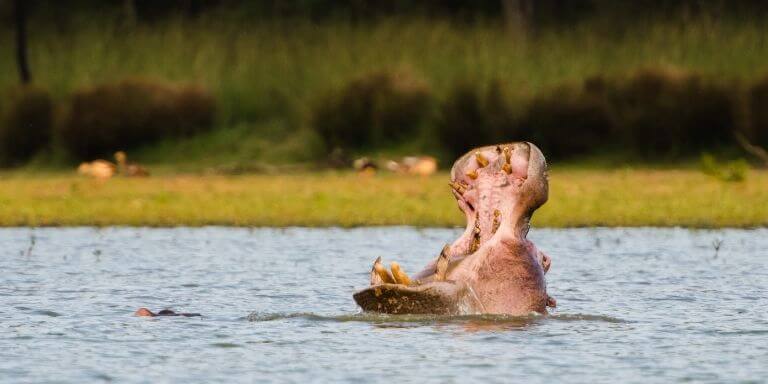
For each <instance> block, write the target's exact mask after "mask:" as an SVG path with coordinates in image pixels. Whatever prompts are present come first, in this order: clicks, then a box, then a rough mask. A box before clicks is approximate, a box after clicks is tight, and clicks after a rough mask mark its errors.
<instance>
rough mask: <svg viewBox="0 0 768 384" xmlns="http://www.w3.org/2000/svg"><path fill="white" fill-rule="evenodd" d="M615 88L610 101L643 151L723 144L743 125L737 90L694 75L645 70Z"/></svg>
mask: <svg viewBox="0 0 768 384" xmlns="http://www.w3.org/2000/svg"><path fill="white" fill-rule="evenodd" d="M612 93H613V94H612V95H609V99H610V100H609V102H610V103H612V104H613V106H612V108H614V110H615V114H616V116H617V117H618V125H619V127H620V128H622V129H623V130H624V131H625V136H627V139H628V143H627V144H628V145H630V146H631V147H633V148H634V149H635V150H636V151H637V152H638V153H640V154H642V155H646V156H656V155H658V156H666V157H670V156H676V155H690V154H693V153H697V152H700V151H701V150H704V149H711V148H713V147H719V146H725V145H728V144H730V143H732V141H733V140H732V134H733V131H734V129H736V128H737V127H738V125H739V124H738V116H737V110H736V104H735V102H734V100H733V98H732V97H733V93H734V92H732V90H730V89H729V88H728V87H725V86H720V85H717V84H712V83H707V82H705V81H704V80H702V79H701V78H700V77H699V76H696V75H690V74H686V73H681V72H679V71H671V70H659V69H656V70H642V71H639V72H637V73H635V74H634V75H632V76H631V77H630V78H629V80H628V81H626V82H625V83H623V84H620V85H619V86H618V87H617V89H616V91H614V92H612Z"/></svg>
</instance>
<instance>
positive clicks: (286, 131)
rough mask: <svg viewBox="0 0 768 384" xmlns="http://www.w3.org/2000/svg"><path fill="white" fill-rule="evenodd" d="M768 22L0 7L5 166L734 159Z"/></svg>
mask: <svg viewBox="0 0 768 384" xmlns="http://www.w3.org/2000/svg"><path fill="white" fill-rule="evenodd" d="M22 3H23V5H24V6H25V8H24V11H25V12H24V20H25V21H26V26H25V31H26V40H27V41H26V46H27V56H28V63H29V65H28V66H29V71H30V73H31V84H26V85H22V84H20V83H21V81H20V77H19V70H18V62H17V55H15V53H14V52H15V51H14V47H16V46H17V43H16V41H17V40H16V38H17V36H18V34H17V30H16V27H15V26H16V25H17V21H18V19H19V14H18V13H17V12H16V11H17V8H16V6H17V5H18V4H22ZM767 13H768V3H766V2H764V1H748V0H733V1H724V0H681V1H669V0H647V1H638V2H620V1H608V0H568V1H566V0H538V1H533V0H496V1H492V0H481V1H472V2H468V1H455V0H451V1H404V0H403V1H401V0H394V1H374V0H345V1H330V0H295V1H287V0H283V1H278V0H272V1H235V0H163V1H141V0H111V1H95V0H74V1H67V2H60V1H53V0H49V1H45V0H34V1H19V2H15V1H11V0H0V47H2V49H3V50H4V51H5V52H4V54H3V55H0V161H2V164H3V165H5V166H18V165H23V164H34V165H39V166H54V167H55V166H68V165H70V164H72V163H74V162H76V161H79V160H85V159H92V158H95V157H99V156H108V155H109V154H111V153H112V152H114V151H115V150H118V149H124V150H131V151H132V154H135V156H132V157H134V158H138V159H140V160H143V161H149V162H153V163H170V164H182V163H183V164H190V163H194V164H201V165H205V166H211V165H215V166H220V167H225V168H227V167H228V168H232V169H239V170H249V169H260V167H262V166H264V165H268V164H312V165H318V164H328V161H327V160H328V157H329V156H340V157H341V158H344V159H350V158H352V157H354V156H358V155H361V154H371V153H373V154H376V153H379V154H384V155H395V154H408V153H427V154H432V155H435V156H438V157H440V158H441V159H443V160H444V161H449V160H450V159H452V158H453V157H454V156H456V155H457V154H459V153H462V152H464V151H465V150H466V149H467V148H469V147H471V146H474V145H481V144H487V143H492V142H499V141H513V140H532V141H534V142H536V143H537V144H539V145H540V146H541V147H542V148H543V150H544V151H545V153H547V154H548V156H549V157H550V158H552V159H554V160H555V161H561V160H563V161H581V160H583V159H598V161H600V160H599V159H604V160H602V161H604V162H605V163H606V164H612V163H613V162H614V161H615V160H616V159H621V160H622V161H631V162H679V161H686V160H690V159H699V158H700V156H701V154H702V153H704V152H711V153H717V154H726V155H733V156H741V152H742V149H741V146H740V145H739V141H738V140H736V139H735V137H736V135H737V134H740V135H742V136H743V137H744V138H746V140H747V141H748V142H749V143H750V144H753V145H757V146H763V147H766V146H768V112H766V111H768V77H766V76H768V68H766V67H765V65H764V63H766V62H768V44H767V43H768V41H767V37H768V33H767V32H768V26H766V24H765V23H764V22H763V20H764V18H765V16H766V14H767ZM339 154H341V155H339ZM708 159H709V158H708ZM180 166H181V165H180Z"/></svg>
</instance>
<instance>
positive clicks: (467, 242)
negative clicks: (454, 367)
mask: <svg viewBox="0 0 768 384" xmlns="http://www.w3.org/2000/svg"><path fill="white" fill-rule="evenodd" d="M450 186H451V188H452V192H453V195H454V196H455V197H456V200H457V202H458V205H459V209H461V211H463V212H464V214H465V215H466V217H467V228H466V230H465V231H464V233H463V234H462V235H461V236H460V237H459V238H458V239H457V240H456V241H454V242H453V244H450V245H446V246H445V247H444V248H443V250H442V252H441V253H440V255H439V256H438V257H437V258H436V259H435V260H433V261H432V262H430V263H429V264H428V265H427V267H426V268H425V269H424V270H423V271H421V272H419V273H418V274H416V275H414V276H412V277H408V276H407V275H406V274H405V273H404V272H403V271H402V270H401V269H400V266H399V264H397V263H394V262H393V263H392V266H391V271H388V270H387V269H386V268H385V267H384V266H383V265H382V264H381V260H380V258H379V259H377V260H376V261H375V262H374V265H373V268H372V270H371V284H370V286H369V287H367V288H365V289H363V290H361V291H359V292H356V293H355V294H354V299H355V301H356V302H357V304H358V305H359V306H360V307H361V308H362V309H363V310H364V311H370V312H381V313H390V314H440V315H462V314H479V313H493V314H508V315H527V314H530V313H532V312H537V313H542V314H544V313H546V312H547V307H554V306H555V300H554V299H553V298H551V297H550V296H548V295H547V285H546V281H545V279H544V274H545V273H546V272H547V271H548V270H549V266H550V262H551V260H550V258H549V257H548V256H547V255H545V254H544V253H543V252H541V251H539V250H538V249H537V248H536V246H535V245H534V244H533V243H532V242H531V241H529V240H528V239H526V236H527V234H528V230H529V228H530V224H529V223H530V219H531V215H532V214H533V212H534V211H535V210H536V209H538V208H539V207H540V206H542V205H543V204H544V203H545V202H546V201H547V196H548V182H547V163H546V160H545V159H544V155H542V153H541V151H540V150H539V149H538V148H537V147H536V146H535V145H533V144H531V143H527V142H521V143H510V144H501V145H491V146H486V147H481V148H477V149H474V150H472V151H470V152H468V153H467V154H465V155H464V156H462V157H461V158H459V159H458V160H456V162H455V163H454V164H453V168H451V183H450Z"/></svg>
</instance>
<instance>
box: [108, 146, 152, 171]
mask: <svg viewBox="0 0 768 384" xmlns="http://www.w3.org/2000/svg"><path fill="white" fill-rule="evenodd" d="M115 160H117V173H118V174H119V175H121V176H126V177H147V176H149V171H148V170H147V169H146V168H144V167H142V166H141V165H139V164H136V163H129V162H128V155H126V154H125V152H123V151H117V152H115Z"/></svg>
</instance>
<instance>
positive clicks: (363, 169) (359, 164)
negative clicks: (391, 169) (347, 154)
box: [352, 157, 379, 175]
mask: <svg viewBox="0 0 768 384" xmlns="http://www.w3.org/2000/svg"><path fill="white" fill-rule="evenodd" d="M352 167H353V168H354V169H355V170H356V171H357V172H358V173H360V174H362V175H373V174H375V173H376V171H377V170H378V169H379V167H378V166H377V165H376V163H374V162H373V160H371V159H369V158H367V157H361V158H359V159H356V160H355V161H354V162H352Z"/></svg>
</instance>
